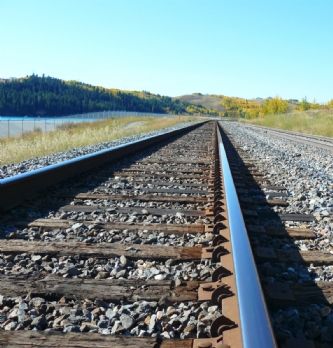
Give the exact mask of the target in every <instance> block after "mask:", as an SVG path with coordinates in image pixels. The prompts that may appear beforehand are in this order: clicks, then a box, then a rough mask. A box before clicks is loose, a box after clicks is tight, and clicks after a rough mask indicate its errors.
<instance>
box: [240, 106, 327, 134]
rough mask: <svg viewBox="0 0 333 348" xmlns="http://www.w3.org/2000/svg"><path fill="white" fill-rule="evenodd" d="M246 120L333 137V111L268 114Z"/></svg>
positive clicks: (266, 125)
mask: <svg viewBox="0 0 333 348" xmlns="http://www.w3.org/2000/svg"><path fill="white" fill-rule="evenodd" d="M246 122H249V123H252V124H257V125H260V126H265V127H271V128H279V129H286V130H290V131H296V132H302V133H307V134H313V135H321V136H325V137H333V111H332V110H318V111H317V110H309V111H303V112H301V111H299V112H294V113H288V114H280V115H266V116H264V117H262V118H257V119H251V120H247V121H246Z"/></svg>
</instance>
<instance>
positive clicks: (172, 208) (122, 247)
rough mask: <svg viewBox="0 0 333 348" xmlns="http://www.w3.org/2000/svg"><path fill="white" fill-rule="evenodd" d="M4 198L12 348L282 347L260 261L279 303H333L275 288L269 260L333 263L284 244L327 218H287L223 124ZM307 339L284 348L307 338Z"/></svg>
mask: <svg viewBox="0 0 333 348" xmlns="http://www.w3.org/2000/svg"><path fill="white" fill-rule="evenodd" d="M239 154H240V155H239ZM222 173H223V176H222ZM265 190H269V191H270V196H269V198H267V196H266V195H265ZM37 191H39V192H40V194H39V195H38V196H37V197H36V196H35V193H36V192H37ZM0 192H1V195H0V207H1V208H2V214H1V220H0V228H1V230H2V237H3V239H2V241H1V243H0V295H1V297H0V346H1V347H26V346H27V347H35V346H36V347H60V346H61V347H91V346H98V347H162V348H163V347H167V348H171V347H173V348H174V347H176V348H177V347H193V348H197V347H201V348H204V347H212V348H213V347H215V348H218V347H220V348H222V347H232V348H233V347H275V346H276V343H275V338H274V335H273V333H272V329H271V324H270V320H269V315H268V312H267V309H266V301H265V300H264V297H263V294H262V288H261V285H260V282H259V277H258V273H257V268H256V267H257V266H256V264H255V262H256V263H257V264H258V267H259V271H260V276H261V278H262V283H263V286H264V292H265V295H266V298H267V301H268V304H269V306H270V308H271V307H272V306H273V307H274V308H276V307H277V306H282V307H283V306H286V305H290V304H291V303H292V304H294V303H296V302H297V301H299V303H304V301H309V300H310V301H318V299H319V300H320V301H321V300H323V299H324V298H325V301H327V299H328V298H329V296H330V294H332V292H331V291H332V288H331V287H330V284H308V283H307V284H297V283H295V284H294V283H290V282H283V281H281V282H276V283H274V284H269V283H267V282H266V281H265V279H264V277H263V276H262V274H263V273H262V267H263V265H265V262H267V260H274V262H275V263H279V264H280V262H281V261H283V262H284V263H286V261H287V262H292V263H296V264H297V263H302V262H305V263H314V264H322V263H326V264H327V263H330V262H332V261H333V257H332V255H331V254H328V253H326V254H325V253H321V252H308V253H304V252H299V251H298V250H296V249H295V248H294V249H291V250H287V251H286V250H284V249H283V250H279V249H278V248H272V246H271V245H270V243H271V242H272V239H274V240H276V241H281V240H282V241H285V239H286V238H287V239H288V240H289V241H290V243H293V240H295V239H301V238H314V237H315V234H314V233H313V232H312V231H311V230H310V229H309V228H304V227H302V228H301V227H299V226H298V224H301V223H306V222H309V221H312V219H313V217H312V216H309V215H304V214H286V213H283V210H281V212H280V213H276V212H275V211H274V210H273V209H272V207H277V206H278V207H281V209H283V207H284V206H286V205H287V201H286V200H285V198H286V197H285V191H284V188H283V187H277V186H274V183H270V182H269V181H268V180H266V179H265V178H264V176H263V174H262V173H260V172H258V170H257V169H256V168H255V163H253V162H252V161H251V159H249V158H247V157H246V155H245V154H244V153H242V152H241V150H240V149H237V151H236V150H235V147H234V146H233V145H232V143H231V142H230V141H229V139H228V136H227V135H226V134H225V133H224V132H223V130H222V129H221V128H220V127H219V126H218V125H217V123H216V122H208V123H204V124H202V125H200V126H198V125H196V126H192V127H191V128H189V129H183V130H181V131H175V132H171V133H169V134H167V135H164V136H158V137H153V138H152V139H150V140H149V139H146V140H145V141H143V142H142V141H140V142H137V143H135V144H130V145H128V146H122V147H120V148H118V149H116V150H114V151H102V152H101V153H99V154H97V155H89V156H85V157H84V158H82V159H81V160H74V161H73V160H71V161H68V163H65V164H64V165H55V166H52V167H51V168H49V169H47V168H46V169H42V170H37V171H35V172H33V173H30V174H27V175H20V176H18V177H16V178H15V177H14V178H12V179H7V180H3V181H2V182H1V184H0ZM284 221H294V224H295V226H292V227H291V228H286V227H285V225H284V223H283V222H284ZM248 233H249V236H250V241H251V244H252V248H253V250H254V253H255V256H256V257H255V259H254V258H253V255H252V251H251V245H250V241H249V238H248ZM275 243H276V245H278V242H275ZM283 262H282V263H281V264H283ZM287 266H288V265H285V267H287ZM281 267H282V266H281ZM281 279H282V278H281ZM311 286H312V287H311ZM318 289H319V290H318ZM304 291H307V292H306V293H305V292H304ZM323 294H324V295H323ZM320 301H319V302H320ZM316 303H317V302H316ZM295 340H296V341H295ZM295 340H294V341H292V340H290V339H289V340H284V341H281V342H280V341H279V345H281V346H285V347H288V344H289V346H295V347H296V346H299V345H290V344H298V343H299V342H302V340H303V341H304V340H306V339H305V338H304V337H298V338H295ZM297 340H298V341H297ZM308 343H309V342H307V344H308ZM311 344H312V342H311Z"/></svg>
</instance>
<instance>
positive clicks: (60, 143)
mask: <svg viewBox="0 0 333 348" xmlns="http://www.w3.org/2000/svg"><path fill="white" fill-rule="evenodd" d="M195 120H197V119H196V118H195V117H189V116H180V117H177V118H175V117H173V118H171V117H163V118H157V117H126V118H112V119H107V120H103V121H96V122H93V123H76V124H69V125H67V126H65V125H63V126H62V127H60V128H58V129H57V130H55V131H52V132H47V133H41V132H40V131H39V132H38V131H37V132H30V133H26V134H23V135H22V136H21V137H12V138H7V139H0V166H3V165H6V164H11V163H18V162H21V161H23V160H28V159H31V158H35V157H41V156H45V155H50V154H53V153H57V152H62V151H68V150H71V149H73V148H77V147H81V146H86V145H94V144H98V143H103V142H108V141H112V140H116V139H120V138H123V137H127V136H131V135H138V134H142V133H148V132H151V131H154V130H159V129H163V128H167V127H172V126H174V125H176V124H178V123H181V122H190V121H195Z"/></svg>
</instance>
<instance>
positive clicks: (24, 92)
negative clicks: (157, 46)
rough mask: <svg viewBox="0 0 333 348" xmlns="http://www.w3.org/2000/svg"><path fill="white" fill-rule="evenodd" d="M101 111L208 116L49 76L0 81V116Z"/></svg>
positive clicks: (156, 98)
mask: <svg viewBox="0 0 333 348" xmlns="http://www.w3.org/2000/svg"><path fill="white" fill-rule="evenodd" d="M103 110H119V111H120V110H121V111H136V112H152V113H173V114H183V113H189V114H194V113H209V111H208V110H206V109H205V108H204V107H200V106H194V105H192V104H188V103H185V102H182V101H180V100H177V99H173V98H171V97H165V96H160V95H158V94H152V93H149V92H145V91H143V92H130V91H129V92H127V91H120V90H116V89H106V88H102V87H97V86H92V85H88V84H84V83H81V82H77V81H64V80H60V79H57V78H52V77H49V76H47V77H46V76H44V75H43V76H37V75H32V76H27V77H25V78H20V79H8V80H0V115H7V116H14V115H17V116H23V115H29V116H30V115H31V116H43V115H47V116H62V115H70V114H81V113H86V112H94V111H103Z"/></svg>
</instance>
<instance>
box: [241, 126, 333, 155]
mask: <svg viewBox="0 0 333 348" xmlns="http://www.w3.org/2000/svg"><path fill="white" fill-rule="evenodd" d="M246 127H248V128H252V129H260V130H262V131H266V132H269V134H272V135H274V136H276V137H279V138H282V139H286V140H290V141H293V142H296V143H300V144H306V145H310V146H315V147H318V148H321V149H325V150H329V151H331V152H333V139H332V138H329V137H321V136H317V135H310V134H305V133H299V132H292V131H287V130H282V129H274V128H269V127H264V126H257V125H256V126H253V125H246Z"/></svg>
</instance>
